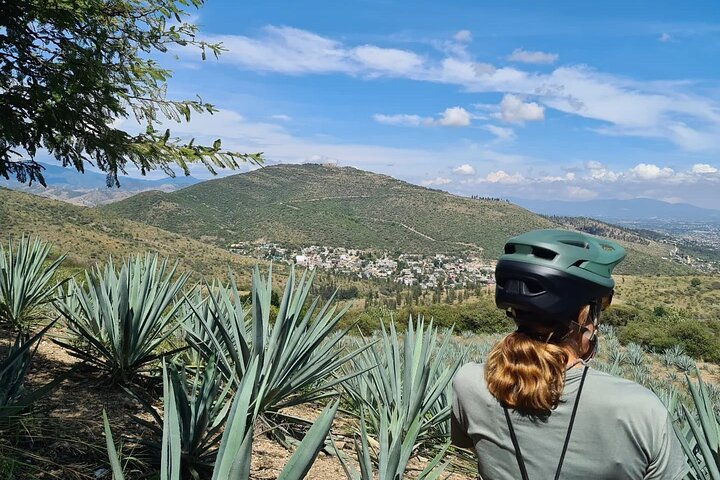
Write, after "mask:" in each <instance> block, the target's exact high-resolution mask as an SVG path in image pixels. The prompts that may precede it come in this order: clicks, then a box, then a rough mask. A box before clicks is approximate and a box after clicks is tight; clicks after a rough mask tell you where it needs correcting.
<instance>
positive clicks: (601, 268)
mask: <svg viewBox="0 0 720 480" xmlns="http://www.w3.org/2000/svg"><path fill="white" fill-rule="evenodd" d="M624 257H625V251H624V249H623V248H622V247H621V246H619V245H617V244H616V243H614V242H609V241H605V240H600V239H597V238H595V237H592V236H589V235H584V234H582V233H578V232H571V231H565V230H536V231H532V232H528V233H525V234H522V235H520V236H517V237H515V238H512V239H510V240H509V241H508V242H507V244H506V245H505V253H504V254H503V255H502V256H501V257H500V259H499V261H498V263H497V267H496V270H495V277H496V290H495V300H496V304H497V306H498V307H499V308H502V309H505V310H506V311H507V312H508V315H509V316H511V317H512V318H513V319H514V321H515V323H516V325H517V330H516V331H515V332H513V333H511V334H509V335H507V336H506V337H504V338H503V339H502V340H501V341H500V342H499V343H498V344H497V345H495V346H494V347H493V349H492V350H491V351H490V352H489V354H488V356H487V359H486V361H485V363H484V364H477V363H468V364H466V365H464V366H463V367H461V368H460V370H458V372H457V374H456V375H455V378H454V379H453V393H454V398H453V405H452V416H451V439H452V442H453V443H454V444H455V445H457V446H460V447H466V448H474V449H475V452H476V454H477V460H478V470H479V474H480V478H482V479H486V480H506V479H507V480H510V479H512V480H514V479H518V478H522V479H523V480H528V479H532V480H547V479H556V480H557V479H559V478H562V479H593V480H603V479H612V480H623V479H633V480H636V479H663V480H676V479H680V478H683V477H684V476H685V475H686V474H687V472H688V471H689V468H688V465H687V463H686V460H685V456H684V454H683V450H682V448H681V446H680V443H679V441H678V439H677V437H676V436H675V433H674V429H673V426H672V421H673V420H672V418H671V416H670V414H669V413H668V411H667V409H666V408H665V406H664V405H663V404H662V403H661V402H660V400H659V399H658V398H657V397H656V396H655V395H654V394H653V393H652V392H651V391H649V390H647V389H646V388H644V387H642V386H640V385H638V384H637V383H634V382H631V381H629V380H625V379H622V378H617V377H614V376H611V375H608V374H606V373H603V372H600V371H598V370H596V369H593V368H592V367H591V366H590V365H589V363H588V362H589V361H590V360H591V359H592V357H593V355H594V354H595V351H596V347H597V325H598V320H599V317H600V311H601V310H603V309H604V308H605V307H607V306H608V305H609V304H610V302H611V300H612V294H613V287H614V285H615V284H614V281H613V279H612V277H611V273H612V270H613V268H614V267H615V266H616V265H617V264H618V263H620V262H621V261H622V259H623V258H624Z"/></svg>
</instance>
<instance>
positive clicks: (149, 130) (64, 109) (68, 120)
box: [0, 0, 261, 186]
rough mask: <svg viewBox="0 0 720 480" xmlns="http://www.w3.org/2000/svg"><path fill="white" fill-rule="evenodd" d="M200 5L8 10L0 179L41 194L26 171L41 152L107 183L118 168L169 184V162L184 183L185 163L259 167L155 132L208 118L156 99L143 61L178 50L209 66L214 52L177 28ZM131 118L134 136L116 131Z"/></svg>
mask: <svg viewBox="0 0 720 480" xmlns="http://www.w3.org/2000/svg"><path fill="white" fill-rule="evenodd" d="M202 3H203V0H187V1H186V0H113V1H107V0H87V1H84V2H45V1H41V0H8V1H5V2H3V3H2V10H0V31H2V35H0V175H2V176H4V177H5V178H9V176H10V175H14V176H15V177H17V179H18V180H19V181H21V182H25V181H27V180H29V181H31V182H32V181H34V180H37V181H39V182H40V183H42V184H44V179H43V177H42V171H41V167H40V165H39V164H38V163H36V162H35V157H36V154H37V152H38V150H40V149H45V150H47V151H48V152H49V153H50V154H51V155H52V156H54V157H55V158H56V159H57V160H58V161H60V162H62V164H63V166H68V165H72V166H73V167H74V168H76V169H77V170H79V171H83V169H84V164H85V162H88V163H91V164H93V165H95V166H96V167H98V168H100V169H101V170H103V171H105V172H107V174H108V179H107V182H108V186H113V185H118V180H117V175H118V172H123V171H124V170H125V166H126V164H127V163H128V162H131V163H132V164H134V165H136V166H137V167H138V168H139V169H140V171H141V172H142V173H143V174H144V173H146V172H147V171H149V170H153V169H156V168H160V169H162V170H163V171H165V172H166V173H168V174H173V173H172V170H171V169H170V165H171V164H172V163H173V162H174V163H175V164H177V165H178V166H179V167H180V168H181V169H182V170H183V171H184V172H185V174H186V175H187V174H189V171H188V167H187V163H188V162H194V161H201V162H203V163H204V164H205V165H206V166H207V167H208V168H209V169H210V170H211V171H212V170H213V168H214V167H231V168H234V167H237V166H238V161H252V162H255V163H259V162H260V161H261V158H260V156H259V155H258V154H251V155H248V154H242V153H237V152H232V151H227V150H222V149H221V144H220V140H216V141H215V142H214V143H213V144H212V145H211V146H203V145H195V144H194V142H193V141H192V140H191V141H189V142H184V141H181V140H180V139H177V138H171V136H170V131H169V130H165V131H162V130H158V129H157V127H158V125H159V124H161V123H162V122H163V121H176V122H179V121H181V120H185V121H189V120H190V116H191V113H192V112H198V113H201V112H207V113H212V112H215V111H216V109H215V108H214V107H213V106H212V105H210V104H208V103H206V102H204V101H203V100H202V99H200V98H199V97H198V98H197V99H196V100H173V99H169V98H167V96H166V89H167V82H168V80H169V78H170V76H171V72H170V71H169V70H167V69H165V68H162V67H161V66H160V65H159V64H158V63H157V62H156V61H155V60H154V59H153V58H154V57H156V54H160V53H164V52H167V51H168V49H174V48H178V47H184V46H187V45H190V46H195V47H199V48H200V49H201V51H202V57H203V58H205V55H206V51H209V52H211V53H212V54H213V55H215V56H217V55H218V54H219V52H220V50H221V48H220V46H219V45H214V44H208V43H206V42H203V41H201V40H199V39H197V37H196V34H197V28H196V27H195V26H194V25H191V24H189V23H187V22H185V21H183V18H187V16H188V14H187V13H186V12H185V11H184V10H183V8H185V7H186V6H189V5H191V6H193V7H196V8H197V7H199V6H200V5H201V4H202ZM78 72H82V74H78ZM128 117H132V118H134V119H135V120H137V122H138V123H140V125H141V127H143V128H141V129H140V131H139V132H137V133H129V132H127V131H125V130H123V129H121V128H119V127H118V126H117V119H119V118H128Z"/></svg>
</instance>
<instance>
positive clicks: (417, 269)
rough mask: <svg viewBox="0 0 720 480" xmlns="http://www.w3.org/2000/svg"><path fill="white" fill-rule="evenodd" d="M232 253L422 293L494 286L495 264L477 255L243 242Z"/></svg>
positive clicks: (235, 246) (237, 244) (234, 246)
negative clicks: (388, 283) (412, 288)
mask: <svg viewBox="0 0 720 480" xmlns="http://www.w3.org/2000/svg"><path fill="white" fill-rule="evenodd" d="M230 251H231V252H233V253H237V254H241V255H244V256H249V257H253V258H258V259H264V260H271V261H274V262H284V263H287V264H289V265H292V264H295V265H300V266H302V267H306V268H308V269H311V270H312V269H315V268H318V269H322V270H327V271H331V272H333V273H335V274H341V275H348V276H352V277H355V278H359V279H386V280H389V281H392V282H395V283H399V284H402V285H406V286H419V287H420V288H421V289H436V288H466V287H475V286H478V285H487V284H493V283H495V279H494V272H495V263H496V262H495V261H488V260H484V259H483V258H482V256H481V255H480V254H479V253H477V254H475V255H473V254H467V255H464V256H459V255H445V254H435V255H420V254H408V253H395V254H393V253H391V252H387V251H376V250H361V249H356V248H345V247H329V246H318V245H311V246H307V247H302V248H292V247H287V246H283V245H279V244H276V243H265V242H261V243H258V242H241V243H234V244H232V245H230Z"/></svg>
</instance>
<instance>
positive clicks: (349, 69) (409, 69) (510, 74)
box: [192, 26, 720, 151]
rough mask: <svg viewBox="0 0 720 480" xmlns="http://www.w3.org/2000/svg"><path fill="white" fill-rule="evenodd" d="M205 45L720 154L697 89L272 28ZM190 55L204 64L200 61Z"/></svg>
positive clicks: (253, 60)
mask: <svg viewBox="0 0 720 480" xmlns="http://www.w3.org/2000/svg"><path fill="white" fill-rule="evenodd" d="M464 36H465V34H463V35H461V36H460V38H464ZM205 37H207V39H208V40H209V41H213V42H222V43H223V45H224V46H225V47H226V48H228V52H225V53H224V54H223V55H222V59H221V60H222V62H223V63H224V64H226V63H229V64H234V65H238V66H240V67H242V68H247V69H252V70H256V71H272V72H278V73H284V74H291V75H302V74H345V75H351V76H356V77H359V78H363V79H368V80H370V79H373V78H376V77H393V78H404V79H408V80H414V81H421V82H432V83H442V84H450V85H457V86H459V87H461V88H462V89H463V90H464V91H467V92H497V93H507V94H510V95H513V96H515V97H517V98H519V99H522V98H533V99H534V101H533V102H532V103H529V104H527V105H535V107H534V108H531V109H529V110H527V111H526V112H524V113H525V115H521V116H520V118H525V117H526V116H527V115H530V118H532V119H541V118H542V116H541V114H540V112H541V111H542V110H543V109H544V108H553V109H556V110H559V111H561V112H563V113H566V114H569V115H575V116H579V117H583V118H587V119H592V120H596V121H599V122H603V124H602V125H598V126H597V127H596V128H595V129H594V131H596V132H598V133H601V134H606V135H616V136H620V135H622V136H633V137H642V138H655V139H662V140H667V141H670V142H673V143H674V144H676V145H677V146H678V147H680V148H681V149H683V150H695V151H720V102H719V101H718V100H717V99H716V98H713V97H712V96H709V95H705V94H699V93H695V92H698V91H699V90H697V89H696V88H694V86H695V85H696V82H690V81H684V80H679V81H674V82H667V81H646V80H643V81H635V80H632V79H629V78H625V77H620V76H617V75H610V74H605V73H602V72H598V71H596V70H593V69H591V68H589V67H587V66H583V65H577V66H564V67H559V68H556V69H554V70H553V71H552V72H550V73H536V72H528V71H524V70H522V69H520V68H515V67H510V66H494V65H490V64H488V63H479V62H478V61H476V60H474V59H473V58H471V56H470V55H469V54H468V53H467V52H466V51H465V50H463V48H464V44H462V43H458V41H454V45H455V47H454V48H450V49H440V51H441V52H443V53H442V55H443V58H433V57H432V56H428V55H427V54H423V55H420V54H418V53H417V52H414V51H411V50H408V49H396V48H384V47H382V46H378V45H347V44H346V43H344V42H342V41H340V40H336V39H333V38H328V37H325V36H321V35H317V34H315V33H313V32H309V31H306V30H300V29H296V28H291V27H276V26H267V27H265V28H263V29H262V30H261V31H260V33H259V35H256V36H252V37H251V36H242V35H224V36H218V35H205ZM448 43H453V42H448ZM461 47H463V48H461ZM514 54H516V55H515V57H516V58H527V59H531V60H540V59H545V60H548V61H549V60H551V59H552V58H553V55H556V54H553V53H545V52H531V51H525V50H521V49H518V50H516V51H515V52H514ZM537 54H541V55H537ZM192 55H193V57H192V58H193V60H194V61H195V62H198V61H199V60H198V59H196V57H197V55H196V53H195V52H193V54H192ZM542 115H543V116H544V113H543V114H542ZM501 118H502V117H501ZM508 118H516V117H513V116H512V115H508ZM517 121H522V120H517Z"/></svg>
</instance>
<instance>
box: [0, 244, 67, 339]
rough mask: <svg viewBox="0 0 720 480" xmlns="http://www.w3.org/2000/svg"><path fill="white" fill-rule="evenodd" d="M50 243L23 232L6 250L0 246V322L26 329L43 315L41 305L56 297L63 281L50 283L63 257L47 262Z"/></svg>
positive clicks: (18, 328)
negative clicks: (31, 237)
mask: <svg viewBox="0 0 720 480" xmlns="http://www.w3.org/2000/svg"><path fill="white" fill-rule="evenodd" d="M50 248H51V245H50V244H48V243H46V242H43V241H42V240H40V239H39V238H35V239H33V240H31V239H30V238H29V237H26V236H25V235H23V236H22V237H20V239H19V240H18V242H17V247H16V248H13V242H12V240H11V241H10V242H9V244H8V248H7V251H6V250H5V247H4V245H0V324H3V325H7V326H9V327H10V328H11V329H13V330H21V331H27V330H28V329H29V328H30V327H31V326H32V325H33V324H34V323H36V322H37V321H38V320H40V319H42V318H44V316H45V315H44V312H43V307H44V306H45V305H46V304H48V303H50V302H52V301H53V300H54V299H55V294H56V291H57V289H58V287H59V286H60V285H61V284H62V283H63V282H53V278H54V276H55V273H56V272H57V270H58V268H59V267H60V264H61V263H62V261H63V259H64V258H65V257H64V256H60V257H59V258H57V259H56V260H55V261H52V262H50V261H49V260H48V256H49V255H50Z"/></svg>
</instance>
